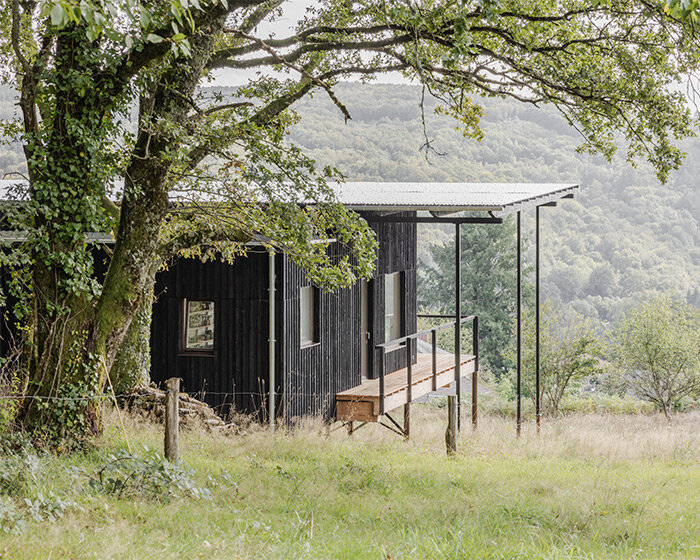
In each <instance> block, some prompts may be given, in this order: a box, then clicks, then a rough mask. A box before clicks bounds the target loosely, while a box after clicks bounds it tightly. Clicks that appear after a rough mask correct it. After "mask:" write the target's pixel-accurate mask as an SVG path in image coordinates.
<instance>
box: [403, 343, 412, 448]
mask: <svg viewBox="0 0 700 560" xmlns="http://www.w3.org/2000/svg"><path fill="white" fill-rule="evenodd" d="M412 400H413V339H411V338H409V339H408V340H406V404H405V405H404V408H403V437H404V439H405V440H408V439H409V438H410V437H411V401H412Z"/></svg>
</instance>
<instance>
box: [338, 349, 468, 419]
mask: <svg viewBox="0 0 700 560" xmlns="http://www.w3.org/2000/svg"><path fill="white" fill-rule="evenodd" d="M461 364H462V366H463V367H462V374H463V376H464V375H469V374H471V373H472V372H474V370H475V365H476V362H475V360H474V356H472V355H465V356H463V357H462V360H461ZM412 373H413V376H412V383H411V400H412V401H415V400H416V399H419V398H421V397H423V396H425V395H427V394H429V393H431V392H432V390H433V384H432V356H431V354H418V361H417V363H416V364H415V365H414V366H413V372H412ZM453 381H454V356H453V355H451V354H441V355H438V360H437V375H436V385H437V387H445V386H447V385H449V384H450V383H452V382H453ZM407 387H408V383H407V380H406V369H405V368H404V369H403V370H399V371H396V372H393V373H390V374H388V375H386V376H385V396H384V411H385V412H389V411H391V410H394V409H396V408H398V407H400V406H403V405H405V404H406V403H407V401H408V391H407ZM336 405H337V419H338V420H346V421H352V420H357V421H363V422H376V421H378V419H379V410H380V406H379V405H380V397H379V380H378V379H370V380H367V381H365V382H364V383H362V384H360V385H358V386H357V387H353V388H352V389H349V390H347V391H343V392H341V393H338V394H337V395H336ZM370 410H371V412H370Z"/></svg>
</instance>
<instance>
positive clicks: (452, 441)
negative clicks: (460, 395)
mask: <svg viewBox="0 0 700 560" xmlns="http://www.w3.org/2000/svg"><path fill="white" fill-rule="evenodd" d="M445 444H446V445H447V454H448V455H454V454H455V453H457V395H448V396H447V430H445Z"/></svg>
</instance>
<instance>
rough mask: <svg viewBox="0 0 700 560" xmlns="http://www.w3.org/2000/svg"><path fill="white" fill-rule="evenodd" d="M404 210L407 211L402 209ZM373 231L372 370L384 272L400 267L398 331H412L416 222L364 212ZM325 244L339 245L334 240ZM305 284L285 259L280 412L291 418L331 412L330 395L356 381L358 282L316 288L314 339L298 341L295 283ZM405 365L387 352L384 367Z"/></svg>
mask: <svg viewBox="0 0 700 560" xmlns="http://www.w3.org/2000/svg"><path fill="white" fill-rule="evenodd" d="M402 215H406V216H410V215H413V214H412V213H406V214H402ZM363 217H365V219H367V220H368V222H369V223H370V225H371V226H372V228H373V229H374V231H375V232H376V234H377V240H378V242H379V249H378V254H377V266H376V271H375V275H374V278H373V279H372V280H370V281H369V282H368V295H369V325H368V328H369V334H370V338H369V371H370V375H371V376H376V371H377V363H376V359H373V357H374V354H375V353H374V351H373V348H374V345H375V344H378V343H380V342H384V280H385V275H386V274H390V273H393V272H400V273H401V283H402V290H401V293H402V297H403V301H402V311H403V314H402V324H401V333H402V335H403V334H406V333H408V332H415V330H416V327H417V318H416V225H415V224H405V223H390V224H389V223H382V224H378V223H372V214H369V213H367V214H364V215H363ZM330 250H335V251H339V249H338V247H337V246H331V248H330ZM306 285H309V283H308V280H307V279H306V277H305V275H304V274H303V273H302V272H301V271H300V270H299V269H298V268H297V267H296V266H295V265H294V264H293V263H291V262H290V261H288V260H286V259H285V263H284V290H285V292H284V337H283V339H282V341H283V342H282V344H283V345H284V358H283V360H284V361H283V368H284V373H283V375H284V389H283V392H284V396H283V400H284V405H283V410H284V418H285V420H286V421H288V422H289V421H292V420H293V419H295V418H299V417H302V416H306V415H320V416H323V417H324V418H326V419H330V418H332V417H334V416H335V395H336V394H337V393H339V392H341V391H344V390H346V389H349V388H351V387H354V386H356V385H359V384H360V382H361V374H360V371H361V369H360V353H361V346H360V345H361V342H362V333H361V332H360V303H361V294H360V284H359V283H358V284H356V285H355V286H353V287H352V288H350V289H344V290H337V291H335V292H333V293H323V292H321V293H320V294H319V296H320V298H319V321H320V324H319V327H320V333H319V334H320V337H319V340H318V343H317V344H315V345H313V346H309V347H303V348H302V347H301V345H300V303H299V289H300V288H301V287H302V286H306ZM405 365H406V357H405V352H401V351H398V352H392V353H388V354H387V369H386V371H387V372H391V371H395V370H397V369H400V368H402V367H405Z"/></svg>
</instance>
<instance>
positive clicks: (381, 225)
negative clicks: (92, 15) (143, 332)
mask: <svg viewBox="0 0 700 560" xmlns="http://www.w3.org/2000/svg"><path fill="white" fill-rule="evenodd" d="M1 183H9V181H3V182H1ZM5 186H7V185H5ZM1 187H3V185H2V184H0V188H1ZM577 188H578V187H577V185H573V184H475V183H345V184H340V185H337V186H336V187H335V189H336V194H337V197H338V200H339V201H340V202H341V203H342V204H344V205H346V206H347V207H348V208H350V209H352V210H354V211H356V212H358V213H360V215H361V216H362V217H363V218H364V219H366V220H367V222H368V223H369V224H370V226H371V227H372V229H373V230H374V231H375V232H376V235H377V240H378V243H379V250H378V254H377V262H376V269H375V273H374V276H373V277H372V278H371V279H370V280H366V281H365V280H363V281H361V282H358V283H357V284H355V285H354V286H352V287H351V288H349V289H343V290H338V291H336V292H332V293H327V292H323V291H321V290H319V289H318V288H316V287H315V286H313V285H312V284H311V283H310V282H309V281H308V279H307V278H306V277H305V275H304V274H303V273H302V272H301V271H300V270H299V269H298V268H297V267H296V266H295V265H294V264H293V263H292V262H291V261H290V260H289V259H288V258H287V257H286V256H285V255H284V254H283V253H279V252H274V251H271V250H268V249H267V248H266V246H265V244H260V246H258V247H252V248H251V250H250V252H249V255H248V256H247V257H246V258H240V259H238V260H237V261H235V262H234V263H233V264H226V263H222V262H211V261H210V262H200V261H198V260H191V259H189V260H185V259H183V260H180V261H177V262H175V263H173V264H172V265H171V266H170V267H169V268H168V269H167V270H164V271H162V272H159V273H158V275H157V278H156V291H155V294H156V301H155V304H154V308H153V322H152V332H151V352H152V360H151V377H152V379H153V381H155V382H157V383H160V382H162V381H164V380H165V379H167V378H171V377H179V378H181V379H182V389H183V390H184V391H186V392H188V393H190V394H192V395H194V396H198V397H199V398H201V399H203V400H205V401H206V402H207V403H209V404H210V405H212V406H213V407H214V408H215V409H217V410H218V411H219V412H220V413H221V414H222V415H226V414H228V413H229V412H230V411H231V410H235V411H238V412H243V413H253V414H257V415H258V417H259V418H260V419H261V420H267V421H270V422H271V423H274V422H275V420H277V421H283V422H285V423H292V422H294V421H295V419H297V418H301V417H304V416H308V415H316V416H321V417H323V418H325V419H326V420H329V421H330V420H335V419H338V420H344V421H347V422H352V421H355V420H357V421H362V422H367V421H379V420H381V419H382V417H384V416H386V415H387V413H388V412H390V411H391V410H393V409H396V408H398V407H400V406H402V405H407V404H408V405H410V403H411V402H412V401H413V400H415V399H416V398H419V397H421V396H423V395H425V394H427V393H429V392H430V391H432V390H435V389H436V388H439V387H443V386H446V385H449V384H450V383H452V382H453V381H456V384H457V390H458V391H460V383H461V380H462V378H463V377H464V376H468V375H471V376H472V386H473V388H474V389H476V381H475V380H476V372H477V371H478V351H476V350H475V351H474V353H473V355H472V354H464V355H463V354H462V353H461V349H460V346H459V345H456V351H455V354H454V355H452V354H449V355H446V354H439V355H437V354H436V352H435V350H434V344H433V350H432V351H431V350H430V348H428V349H426V347H425V344H423V345H422V346H419V343H418V338H419V337H421V335H427V336H428V338H429V339H430V335H432V340H433V343H434V340H435V338H434V332H432V333H431V332H427V333H421V332H419V331H418V329H417V306H416V287H417V286H416V282H417V270H416V269H417V256H416V232H417V227H418V225H419V224H421V223H447V224H452V225H454V227H455V235H456V239H457V244H456V245H457V252H456V256H455V259H456V264H458V262H459V239H460V238H459V227H460V225H461V224H463V223H480V224H485V225H484V227H497V224H499V223H501V222H502V219H503V216H505V215H507V214H511V213H517V215H518V232H520V213H521V212H523V211H526V210H528V209H532V208H536V213H537V224H538V233H539V209H540V207H542V206H553V205H556V201H557V200H559V199H561V198H572V197H573V193H574V191H575V190H576V189H577ZM488 224H495V225H488ZM2 233H3V234H5V235H6V236H10V237H11V236H12V235H16V232H2ZM517 243H518V247H520V235H518V240H517ZM330 250H334V251H338V250H340V249H339V248H338V247H331V248H330ZM536 250H537V254H538V255H539V234H538V235H537V244H536ZM538 262H539V259H538ZM455 270H456V271H459V266H456V268H455ZM518 270H519V271H520V267H518ZM519 277H520V276H519ZM538 278H539V275H538ZM456 280H457V281H456V283H455V285H457V286H458V285H460V279H459V276H458V277H457V279H456ZM519 281H520V280H519ZM457 309H461V311H462V313H461V314H457V313H455V315H454V316H449V317H445V319H446V320H448V319H449V321H447V323H446V325H445V326H449V327H451V328H454V330H455V338H456V340H460V336H459V335H460V329H461V325H462V324H463V323H466V322H472V323H473V324H474V328H475V329H477V328H478V320H477V319H475V318H472V317H470V316H469V310H465V309H462V305H461V300H460V292H459V290H457V291H456V293H455V310H457ZM0 334H2V333H0ZM7 335H8V333H7V330H5V333H4V335H3V336H0V349H3V340H4V339H6V338H7ZM474 338H475V344H474V348H475V349H476V348H477V344H476V339H477V337H476V335H475V337H474ZM407 408H408V407H407ZM392 422H393V420H392ZM397 427H398V425H397Z"/></svg>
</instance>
